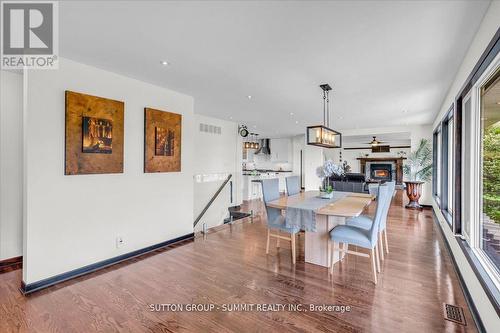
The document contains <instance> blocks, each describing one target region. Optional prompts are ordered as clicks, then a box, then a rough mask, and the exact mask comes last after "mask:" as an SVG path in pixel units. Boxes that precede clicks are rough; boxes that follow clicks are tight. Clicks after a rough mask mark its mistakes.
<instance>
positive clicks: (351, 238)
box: [330, 185, 391, 284]
mask: <svg viewBox="0 0 500 333" xmlns="http://www.w3.org/2000/svg"><path fill="white" fill-rule="evenodd" d="M390 198H391V196H390V194H389V187H388V186H385V185H381V186H379V189H378V197H377V199H378V200H377V208H376V211H375V217H374V219H373V221H372V223H371V228H370V229H369V230H367V229H363V228H358V227H355V226H352V225H337V226H336V227H334V228H333V229H332V230H331V231H330V239H331V242H332V246H331V249H332V253H331V263H330V274H333V263H334V255H335V252H339V257H340V254H341V252H343V253H345V254H354V255H357V256H362V257H368V258H370V259H371V265H372V271H373V280H374V283H375V284H377V271H380V263H379V261H378V256H377V247H378V246H377V244H378V228H379V226H380V224H381V222H382V219H383V215H384V213H385V212H386V210H385V206H386V205H388V204H389V202H390ZM337 244H338V247H337V246H336V245H337ZM340 244H343V248H342V249H341V248H340ZM349 245H356V246H358V247H362V248H365V249H368V250H370V253H369V254H366V253H362V252H357V251H350V250H349Z"/></svg>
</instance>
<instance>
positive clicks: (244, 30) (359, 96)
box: [59, 1, 489, 136]
mask: <svg viewBox="0 0 500 333" xmlns="http://www.w3.org/2000/svg"><path fill="white" fill-rule="evenodd" d="M488 6H489V1H366V2H365V1H346V2H343V1H331V2H328V1H319V2H316V1H303V2H300V1H296V2H287V1H273V2H271V1H269V2H258V1H232V2H230V1H221V2H211V1H203V2H195V1H184V2H174V1H168V2H160V1H153V2H146V1H135V2H118V1H99V2H89V1H68V2H61V4H60V14H59V15H60V29H59V30H60V52H61V55H62V56H63V57H67V58H70V59H74V60H77V61H81V62H84V63H87V64H90V65H94V66H96V67H100V68H104V69H107V70H111V71H114V72H118V73H121V74H124V75H127V76H131V77H134V78H137V79H140V80H143V81H147V82H152V83H155V84H158V85H161V86H164V87H167V88H170V89H173V90H176V91H179V92H182V93H186V94H189V95H191V96H193V97H194V99H195V112H196V113H200V114H204V115H208V116H214V117H218V118H222V119H228V120H229V119H232V120H234V121H238V122H241V123H246V124H248V125H249V127H250V128H251V129H252V130H254V131H256V132H258V133H261V135H263V136H266V135H269V136H282V135H291V134H299V133H304V132H305V126H307V125H315V124H318V123H320V122H321V121H322V97H321V94H322V92H321V90H320V88H319V87H318V85H319V84H321V83H325V82H326V83H329V84H330V85H332V87H333V94H332V109H333V121H332V124H331V127H332V128H335V129H347V128H372V127H381V126H384V127H387V126H393V125H394V126H396V125H405V124H428V123H431V122H432V120H433V118H434V115H435V114H436V113H437V112H438V109H439V108H440V106H441V103H442V101H443V99H444V97H445V94H446V93H447V90H448V88H449V86H450V85H451V82H452V81H453V79H454V76H455V74H456V72H457V70H458V67H459V65H460V63H461V60H462V59H463V57H464V55H465V52H466V50H467V48H468V47H469V44H470V42H471V40H472V38H473V36H474V35H475V32H476V31H477V28H478V26H479V24H480V22H481V19H482V17H483V15H484V13H485V11H486V10H487V8H488ZM161 60H167V61H168V62H170V65H169V66H162V65H161V64H160V61H161ZM248 95H251V96H252V99H248V98H247V96H248ZM173 111H175V110H173ZM403 111H406V113H404V112H403ZM290 113H293V116H292V115H290ZM296 122H298V123H296ZM254 126H255V127H254Z"/></svg>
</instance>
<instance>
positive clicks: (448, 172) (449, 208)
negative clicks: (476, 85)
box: [433, 105, 455, 226]
mask: <svg viewBox="0 0 500 333" xmlns="http://www.w3.org/2000/svg"><path fill="white" fill-rule="evenodd" d="M454 126H455V122H454V107H453V105H452V106H451V107H450V109H449V110H448V112H447V113H446V115H445V117H444V119H443V120H442V122H441V123H440V124H439V125H438V127H437V128H436V130H435V131H434V137H433V148H434V150H433V162H434V168H433V178H434V179H433V192H434V198H435V200H436V203H437V204H438V206H439V208H440V209H441V211H442V212H443V215H444V216H445V218H446V220H447V222H448V224H449V225H450V226H451V225H452V223H453V206H454V201H453V200H454V193H453V192H454V190H455V187H454V169H453V168H454V149H455V147H454V145H455V137H454V133H455V129H454Z"/></svg>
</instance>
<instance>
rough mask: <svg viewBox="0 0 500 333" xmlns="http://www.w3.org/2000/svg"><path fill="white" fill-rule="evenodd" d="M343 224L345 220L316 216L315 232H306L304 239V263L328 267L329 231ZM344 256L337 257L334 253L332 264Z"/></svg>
mask: <svg viewBox="0 0 500 333" xmlns="http://www.w3.org/2000/svg"><path fill="white" fill-rule="evenodd" d="M339 224H345V218H344V217H340V216H327V215H319V214H318V215H316V232H310V231H306V233H305V234H306V235H305V236H306V237H305V262H308V263H311V264H316V265H320V266H323V267H329V266H330V261H331V254H332V249H331V244H330V242H329V240H330V230H332V229H333V227H335V226H337V225H339ZM343 256H344V254H341V255H340V257H339V252H336V253H335V255H334V258H333V262H334V263H335V262H337V261H339V260H340V259H341V258H343Z"/></svg>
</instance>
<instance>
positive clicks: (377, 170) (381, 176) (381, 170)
mask: <svg viewBox="0 0 500 333" xmlns="http://www.w3.org/2000/svg"><path fill="white" fill-rule="evenodd" d="M370 178H371V179H373V180H385V181H391V180H392V164H381V163H380V164H379V163H377V164H375V163H372V164H371V165H370Z"/></svg>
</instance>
